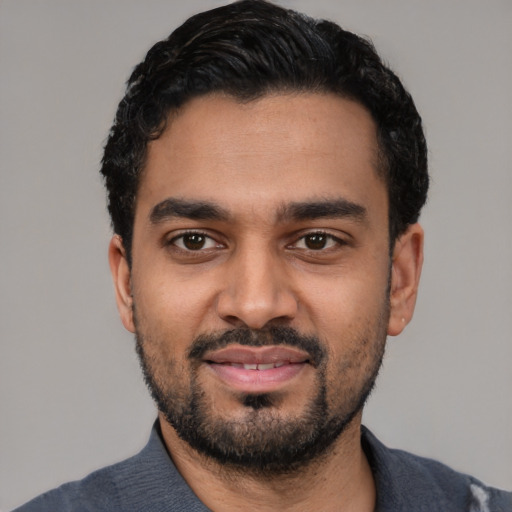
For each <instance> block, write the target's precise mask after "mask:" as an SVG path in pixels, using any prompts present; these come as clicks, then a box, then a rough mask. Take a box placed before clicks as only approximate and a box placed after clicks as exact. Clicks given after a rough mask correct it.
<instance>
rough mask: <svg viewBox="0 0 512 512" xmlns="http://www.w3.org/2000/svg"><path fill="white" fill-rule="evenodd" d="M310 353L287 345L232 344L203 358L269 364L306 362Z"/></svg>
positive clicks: (222, 361) (215, 361) (225, 361)
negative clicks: (252, 345)
mask: <svg viewBox="0 0 512 512" xmlns="http://www.w3.org/2000/svg"><path fill="white" fill-rule="evenodd" d="M309 359H310V357H309V355H308V354H307V353H306V352H304V351H303V350H300V349H297V348H294V347H287V346H270V347H246V346H242V345H230V346H229V347H225V348H222V349H220V350H214V351H211V352H207V353H206V354H205V355H204V357H203V360H204V361H207V362H211V363H217V364H222V363H239V364H269V363H278V362H285V363H306V362H309Z"/></svg>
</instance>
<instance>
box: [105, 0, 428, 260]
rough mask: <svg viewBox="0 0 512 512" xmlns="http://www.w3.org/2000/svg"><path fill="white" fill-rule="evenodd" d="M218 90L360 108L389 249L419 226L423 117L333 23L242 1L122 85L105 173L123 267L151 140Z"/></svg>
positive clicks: (201, 22)
mask: <svg viewBox="0 0 512 512" xmlns="http://www.w3.org/2000/svg"><path fill="white" fill-rule="evenodd" d="M215 92H221V93H224V94H228V95H230V96H232V97H233V98H235V99H237V100H239V101H243V102H246V101H251V100H255V99H257V98H260V97H262V96H264V95H266V94H272V93H287V92H313V93H334V94H337V95H339V96H341V97H345V98H349V99H353V100H355V101H357V102H359V103H360V104H362V105H363V106H365V107H366V108H367V109H368V111H369V112H370V113H371V115H372V117H373V119H374V121H375V123H376V126H377V136H378V144H379V169H378V172H379V173H380V175H381V176H382V177H383V179H384V181H385V183H386V185H387V188H388V197H389V233H390V241H391V244H393V243H394V241H395V239H396V238H397V237H398V236H399V235H400V234H402V233H403V232H404V231H405V230H406V229H407V226H408V225H410V224H413V223H415V222H416V221H417V220H418V217H419V214H420V211H421V208H422V207H423V205H424V203H425V201H426V198H427V190H428V183H429V178H428V170H427V147H426V142H425V137H424V134H423V129H422V123H421V118H420V116H419V114H418V112H417V110H416V107H415V105H414V102H413V100H412V98H411V96H410V94H409V93H408V92H407V91H406V90H405V88H404V86H403V85H402V83H401V82H400V80H399V79H398V77H397V76H396V75H395V74H394V73H393V72H392V71H391V70H390V69H389V68H388V67H387V66H385V65H384V64H383V62H382V61H381V59H380V57H379V56H378V55H377V53H376V51H375V48H374V47H373V45H372V43H371V42H370V41H369V40H367V39H364V38H362V37H359V36H357V35H355V34H353V33H351V32H348V31H346V30H343V29H342V28H341V27H339V26H338V25H337V24H335V23H332V22H330V21H325V20H315V19H312V18H310V17H308V16H306V15H303V14H301V13H298V12H295V11H292V10H289V9H284V8H282V7H279V6H277V5H275V4H272V3H270V2H267V1H265V0H242V1H239V2H235V3H231V4H229V5H226V6H223V7H218V8H216V9H212V10H209V11H205V12H202V13H200V14H197V15H195V16H193V17H191V18H189V19H188V20H187V21H186V22H185V23H183V25H181V26H180V27H179V28H177V29H176V30H175V31H174V32H173V33H172V34H171V35H170V36H169V37H168V38H167V39H165V40H163V41H160V42H158V43H156V44H155V45H154V46H153V47H152V48H151V49H150V50H149V52H148V53H147V55H146V57H145V59H144V60H143V61H142V62H141V63H140V64H138V65H137V66H136V67H135V69H134V71H133V73H132V74H131V76H130V78H129V80H128V83H127V90H126V95H125V97H124V98H123V99H122V100H121V102H120V104H119V107H118V110H117V114H116V118H115V121H114V124H113V126H112V128H111V131H110V134H109V137H108V140H107V143H106V145H105V151H104V155H103V160H102V167H101V173H102V174H103V176H104V178H105V183H106V187H107V190H108V208H109V212H110V216H111V219H112V225H113V229H114V231H115V233H117V234H119V235H120V236H121V238H122V240H123V244H124V247H125V250H126V252H127V257H128V261H131V258H130V256H131V244H132V235H133V223H134V217H135V205H136V196H137V190H138V186H139V182H140V177H141V173H142V171H143V169H144V163H145V159H146V152H147V145H148V142H149V141H151V140H154V139H156V138H158V137H159V136H160V135H161V134H162V132H163V131H164V129H165V127H166V122H167V119H168V117H169V114H170V113H171V112H173V111H176V110H177V109H179V108H180V107H181V106H183V105H184V104H185V103H187V102H188V101H190V100H191V99H193V98H195V97H198V96H202V95H206V94H210V93H215Z"/></svg>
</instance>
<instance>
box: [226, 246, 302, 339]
mask: <svg viewBox="0 0 512 512" xmlns="http://www.w3.org/2000/svg"><path fill="white" fill-rule="evenodd" d="M284 267H285V262H284V261H282V258H280V257H279V255H277V254H273V253H272V251H271V250H268V249H267V250H265V248H259V250H257V249H251V248H249V247H247V248H246V249H240V250H239V251H237V253H236V254H234V255H233V256H232V257H231V259H230V262H229V264H228V265H227V266H226V272H225V274H224V278H225V280H224V283H223V287H222V291H221V292H220V293H219V295H218V298H217V314H218V315H219V317H221V318H222V319H223V320H224V321H225V322H227V323H229V324H231V325H233V326H235V327H249V328H251V329H262V328H263V327H265V326H267V325H269V324H272V323H274V324H275V323H286V322H287V321H290V320H292V319H293V318H295V316H296V314H297V310H298V301H297V298H296V295H295V293H294V292H293V286H292V282H291V281H292V280H291V277H290V273H289V272H287V270H286V269H285V268H284Z"/></svg>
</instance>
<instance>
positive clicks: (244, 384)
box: [203, 345, 311, 393]
mask: <svg viewBox="0 0 512 512" xmlns="http://www.w3.org/2000/svg"><path fill="white" fill-rule="evenodd" d="M203 361H204V362H205V363H206V364H207V365H208V367H209V368H210V369H211V370H212V372H213V373H214V374H215V375H216V376H217V377H218V378H219V379H220V380H221V381H222V382H223V384H225V385H227V386H228V387H229V388H232V389H234V390H237V391H242V392H246V393H263V392H270V391H275V390H277V389H279V388H281V387H283V386H285V385H287V384H288V383H289V382H290V381H292V380H293V379H294V378H296V377H297V376H298V375H299V374H300V373H302V372H303V371H305V369H306V368H307V367H309V366H311V365H310V364H309V356H308V354H307V353H306V352H303V351H302V350H299V349H296V348H292V347H286V346H270V347H245V346H240V345H238V346H236V345H235V346H233V345H231V346H229V347H226V348H223V349H221V350H217V351H213V352H210V353H206V354H205V356H204V359H203Z"/></svg>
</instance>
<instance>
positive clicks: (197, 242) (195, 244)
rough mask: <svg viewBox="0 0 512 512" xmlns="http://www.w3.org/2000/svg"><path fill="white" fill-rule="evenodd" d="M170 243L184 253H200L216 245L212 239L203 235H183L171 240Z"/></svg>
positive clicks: (192, 233)
mask: <svg viewBox="0 0 512 512" xmlns="http://www.w3.org/2000/svg"><path fill="white" fill-rule="evenodd" d="M171 243H172V244H173V245H175V246H176V247H179V248H180V249H183V250H185V251H201V250H204V249H213V248H214V247H216V246H217V243H216V242H215V240H213V238H210V237H209V236H207V235H205V234H203V233H195V232H190V233H184V234H182V235H180V236H177V237H176V238H173V239H172V240H171Z"/></svg>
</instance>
